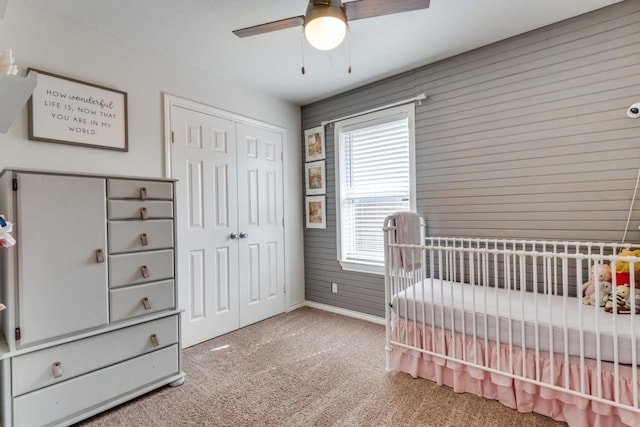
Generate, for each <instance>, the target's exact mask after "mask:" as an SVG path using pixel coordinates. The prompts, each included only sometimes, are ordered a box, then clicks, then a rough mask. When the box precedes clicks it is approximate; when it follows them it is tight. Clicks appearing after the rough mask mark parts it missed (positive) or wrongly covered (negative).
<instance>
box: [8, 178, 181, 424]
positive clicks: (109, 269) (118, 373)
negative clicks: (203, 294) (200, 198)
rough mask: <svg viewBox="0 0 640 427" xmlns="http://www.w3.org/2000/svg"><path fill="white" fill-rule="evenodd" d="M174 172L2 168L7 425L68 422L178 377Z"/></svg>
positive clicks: (174, 382) (179, 371)
mask: <svg viewBox="0 0 640 427" xmlns="http://www.w3.org/2000/svg"><path fill="white" fill-rule="evenodd" d="M174 193H175V186H174V182H173V181H170V180H162V179H146V178H125V177H109V176H97V175H74V174H60V173H49V172H40V171H18V170H5V171H3V172H2V174H0V213H4V214H5V215H6V216H7V219H9V220H11V221H12V222H13V223H14V224H15V228H14V236H15V238H16V239H17V242H18V243H17V244H16V246H14V247H12V248H4V249H0V279H1V282H2V287H1V289H2V295H1V298H0V302H3V303H4V304H5V305H6V306H7V310H5V311H3V312H2V313H1V315H0V318H1V320H2V331H3V333H4V338H5V341H6V342H5V343H4V344H3V345H2V346H0V360H1V362H0V378H1V381H0V384H1V388H0V393H1V404H2V406H1V408H0V409H1V411H2V417H1V419H2V425H3V426H5V427H7V426H29V427H33V426H41V425H70V424H73V423H74V422H77V421H79V420H81V419H84V418H87V417H89V416H91V415H94V414H96V413H99V412H101V411H104V410H105V409H108V408H110V407H113V406H115V405H118V404H120V403H122V402H125V401H127V400H130V399H132V398H134V397H136V396H139V395H141V394H143V393H146V392H148V391H150V390H153V389H155V388H158V387H160V386H163V385H166V384H171V385H180V384H182V382H183V381H184V373H183V372H182V364H181V355H180V315H179V310H178V309H177V301H176V298H177V290H176V284H175V280H174V277H175V253H174V246H175V222H174V212H175V207H174Z"/></svg>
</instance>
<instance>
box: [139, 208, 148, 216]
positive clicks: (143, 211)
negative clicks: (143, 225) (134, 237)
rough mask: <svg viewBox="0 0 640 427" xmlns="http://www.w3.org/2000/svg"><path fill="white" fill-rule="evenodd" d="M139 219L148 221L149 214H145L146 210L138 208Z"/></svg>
mask: <svg viewBox="0 0 640 427" xmlns="http://www.w3.org/2000/svg"><path fill="white" fill-rule="evenodd" d="M140 218H141V219H149V212H147V208H145V207H142V208H140Z"/></svg>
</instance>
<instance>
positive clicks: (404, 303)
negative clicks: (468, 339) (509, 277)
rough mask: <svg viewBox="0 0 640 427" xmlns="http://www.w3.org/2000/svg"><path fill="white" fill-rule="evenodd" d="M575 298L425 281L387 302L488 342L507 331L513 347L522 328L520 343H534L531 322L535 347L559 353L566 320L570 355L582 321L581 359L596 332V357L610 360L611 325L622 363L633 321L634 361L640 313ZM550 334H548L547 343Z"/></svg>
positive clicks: (592, 347)
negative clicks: (609, 309) (610, 309)
mask: <svg viewBox="0 0 640 427" xmlns="http://www.w3.org/2000/svg"><path fill="white" fill-rule="evenodd" d="M432 290H433V292H432ZM443 295H444V302H443ZM581 301H582V299H580V298H574V297H568V298H566V300H565V299H564V298H563V297H562V296H553V295H552V296H547V295H542V294H534V293H532V292H521V291H509V290H506V289H495V288H486V300H485V289H484V288H483V287H481V286H473V285H469V284H462V283H457V282H449V281H445V280H440V279H425V280H424V281H423V282H420V283H417V284H415V285H413V286H409V287H408V288H407V289H406V290H405V291H402V292H400V293H399V294H398V295H395V296H393V298H392V301H391V304H392V310H393V312H394V314H395V315H398V316H400V317H401V318H403V319H408V320H415V321H416V323H417V324H419V325H422V324H423V320H424V324H426V325H431V326H436V327H443V322H442V319H443V317H444V328H445V329H448V330H451V329H452V324H454V325H455V326H454V328H453V329H454V330H455V331H456V332H459V333H462V332H464V333H465V334H466V335H467V336H474V335H473V331H474V329H475V331H476V335H475V336H476V337H477V338H481V339H484V338H485V335H486V336H487V338H488V339H489V340H492V341H500V342H502V343H509V335H512V341H511V342H512V343H513V345H514V346H518V347H521V346H522V335H523V334H522V328H523V326H524V336H525V347H527V348H535V347H536V346H535V342H536V327H535V325H536V324H537V325H538V342H539V348H540V350H542V351H553V352H555V353H564V347H565V333H564V330H565V327H564V325H565V322H566V329H567V334H566V335H567V344H568V345H567V347H568V353H569V354H570V355H572V356H580V336H581V333H580V324H582V335H583V341H584V357H586V358H590V359H596V358H597V349H598V345H597V335H599V336H600V346H599V347H600V360H602V361H610V362H613V361H614V351H615V348H616V347H615V346H614V345H613V342H614V334H613V331H614V328H615V330H616V331H617V336H618V346H617V349H618V361H619V362H620V363H623V364H631V363H632V361H633V358H632V352H631V349H632V346H633V342H632V338H631V337H632V324H634V326H635V334H636V340H635V341H636V349H637V353H636V355H637V356H636V362H640V315H629V314H615V315H614V314H612V313H607V312H605V311H604V309H603V308H601V307H594V306H587V305H582V303H581ZM434 307H435V310H434ZM452 307H453V315H452ZM535 307H537V310H536V309H535ZM463 312H464V322H463V321H462V318H463V316H462V313H463ZM474 319H475V324H474ZM485 319H486V321H485ZM496 319H499V327H496ZM509 319H511V322H509ZM485 324H486V333H485ZM597 324H599V327H598V328H597ZM510 326H511V333H510V330H509V327H510ZM550 330H551V333H550ZM498 335H499V337H498ZM550 335H552V336H553V340H551V341H550V340H549V336H550ZM552 345H553V347H551V346H552Z"/></svg>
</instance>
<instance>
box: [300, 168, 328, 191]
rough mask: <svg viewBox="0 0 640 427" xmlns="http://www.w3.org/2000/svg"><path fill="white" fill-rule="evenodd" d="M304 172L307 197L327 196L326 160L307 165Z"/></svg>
mask: <svg viewBox="0 0 640 427" xmlns="http://www.w3.org/2000/svg"><path fill="white" fill-rule="evenodd" d="M304 171H305V174H304V176H305V182H306V193H307V195H312V194H325V193H326V192H327V187H326V173H325V167H324V160H318V161H317V162H311V163H307V164H305V165H304Z"/></svg>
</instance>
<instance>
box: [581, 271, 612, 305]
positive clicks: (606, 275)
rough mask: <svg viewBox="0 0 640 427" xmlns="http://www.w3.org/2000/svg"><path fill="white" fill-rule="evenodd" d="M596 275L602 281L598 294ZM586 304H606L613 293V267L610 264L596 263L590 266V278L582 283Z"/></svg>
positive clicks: (584, 302) (583, 300)
mask: <svg viewBox="0 0 640 427" xmlns="http://www.w3.org/2000/svg"><path fill="white" fill-rule="evenodd" d="M596 277H597V278H598V282H600V293H599V294H598V295H596ZM582 292H583V294H584V298H582V303H583V304H585V305H598V306H600V307H602V306H604V304H605V302H607V298H608V297H609V293H611V267H610V266H609V264H595V265H592V266H591V267H590V268H589V280H587V281H586V282H584V283H583V284H582Z"/></svg>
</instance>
